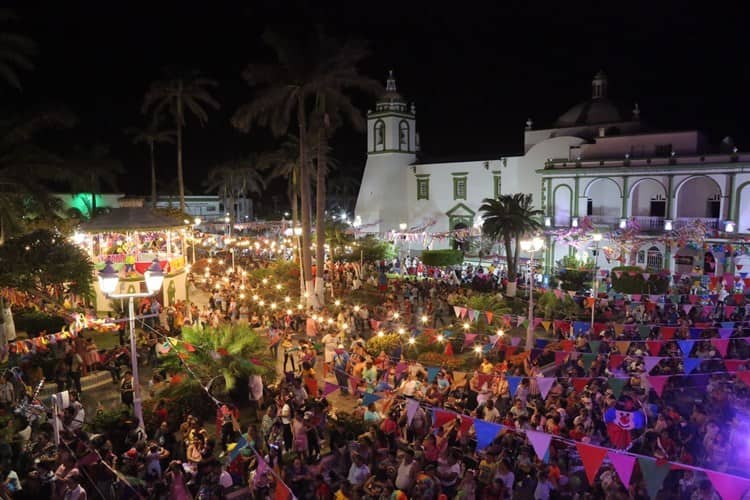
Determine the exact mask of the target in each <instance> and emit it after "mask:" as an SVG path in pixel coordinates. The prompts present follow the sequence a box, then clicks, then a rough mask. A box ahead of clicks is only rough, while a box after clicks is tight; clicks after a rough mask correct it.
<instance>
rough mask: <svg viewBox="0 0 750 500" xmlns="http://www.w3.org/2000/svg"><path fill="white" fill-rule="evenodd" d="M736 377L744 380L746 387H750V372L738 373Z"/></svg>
mask: <svg viewBox="0 0 750 500" xmlns="http://www.w3.org/2000/svg"><path fill="white" fill-rule="evenodd" d="M735 375H737V378H738V379H740V380H742V381H743V382H744V383H745V385H747V386H750V371H744V372H737V373H735Z"/></svg>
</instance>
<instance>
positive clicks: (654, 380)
mask: <svg viewBox="0 0 750 500" xmlns="http://www.w3.org/2000/svg"><path fill="white" fill-rule="evenodd" d="M647 379H648V383H649V385H650V386H651V388H652V389H653V390H654V392H655V393H656V395H657V396H659V397H661V395H662V393H663V392H664V386H665V385H667V382H668V381H669V375H649V376H648V377H647Z"/></svg>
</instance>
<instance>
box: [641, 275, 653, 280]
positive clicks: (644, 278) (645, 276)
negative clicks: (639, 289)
mask: <svg viewBox="0 0 750 500" xmlns="http://www.w3.org/2000/svg"><path fill="white" fill-rule="evenodd" d="M641 276H643V281H648V279H649V278H650V277H651V273H641Z"/></svg>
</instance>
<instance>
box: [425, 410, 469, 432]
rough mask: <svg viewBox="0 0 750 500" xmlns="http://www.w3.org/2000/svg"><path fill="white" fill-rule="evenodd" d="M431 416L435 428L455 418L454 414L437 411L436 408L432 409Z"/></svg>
mask: <svg viewBox="0 0 750 500" xmlns="http://www.w3.org/2000/svg"><path fill="white" fill-rule="evenodd" d="M432 416H433V418H434V420H435V427H442V426H444V425H445V424H447V423H448V422H450V421H452V420H453V419H455V418H456V414H455V413H453V412H450V411H445V410H438V409H436V408H434V409H433V411H432ZM462 424H463V422H462Z"/></svg>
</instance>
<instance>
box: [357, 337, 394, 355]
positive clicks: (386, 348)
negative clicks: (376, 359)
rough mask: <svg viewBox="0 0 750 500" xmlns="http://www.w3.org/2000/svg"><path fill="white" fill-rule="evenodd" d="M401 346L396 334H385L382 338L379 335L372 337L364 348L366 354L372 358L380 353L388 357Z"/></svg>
mask: <svg viewBox="0 0 750 500" xmlns="http://www.w3.org/2000/svg"><path fill="white" fill-rule="evenodd" d="M400 346H401V336H400V335H399V334H397V333H386V334H385V335H383V336H382V337H381V336H379V335H377V334H376V335H373V336H372V337H371V338H370V340H368V341H367V344H366V346H365V348H366V349H367V352H368V353H369V354H370V355H372V356H377V355H379V354H380V353H381V352H385V353H386V354H388V355H389V356H390V355H392V354H393V353H394V352H396V351H397V350H398V349H399V347H400Z"/></svg>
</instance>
